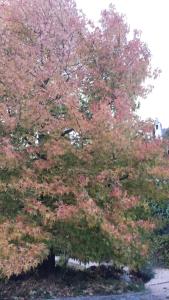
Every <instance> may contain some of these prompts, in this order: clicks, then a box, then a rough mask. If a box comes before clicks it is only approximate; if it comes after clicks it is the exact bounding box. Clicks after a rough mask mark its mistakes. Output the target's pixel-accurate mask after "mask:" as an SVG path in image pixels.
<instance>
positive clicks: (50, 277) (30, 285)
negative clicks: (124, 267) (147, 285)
mask: <svg viewBox="0 0 169 300" xmlns="http://www.w3.org/2000/svg"><path fill="white" fill-rule="evenodd" d="M141 289H143V281H142V279H141V278H138V277H136V276H135V275H131V276H128V275H126V274H124V273H122V272H120V271H117V270H114V269H113V268H112V267H108V268H105V267H103V266H102V267H99V268H96V267H91V268H90V269H89V270H88V271H84V272H82V271H74V270H71V269H69V270H65V269H62V268H57V269H56V271H55V272H53V273H52V274H51V273H50V272H45V271H44V270H40V271H39V270H38V272H36V273H35V272H34V273H30V274H28V275H24V276H20V277H18V278H11V279H10V280H9V281H8V282H4V281H1V282H0V299H3V300H5V299H6V300H9V299H10V300H33V299H41V300H42V299H51V298H54V297H65V296H67V297H68V296H78V295H79V296H86V295H88V296H92V295H112V294H122V293H126V292H130V291H140V290H141Z"/></svg>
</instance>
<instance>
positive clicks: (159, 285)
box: [146, 268, 169, 300]
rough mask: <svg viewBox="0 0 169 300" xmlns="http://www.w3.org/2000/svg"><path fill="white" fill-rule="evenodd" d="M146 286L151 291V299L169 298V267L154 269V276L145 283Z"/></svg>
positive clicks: (163, 299)
mask: <svg viewBox="0 0 169 300" xmlns="http://www.w3.org/2000/svg"><path fill="white" fill-rule="evenodd" d="M146 288H147V289H148V290H150V291H151V293H152V299H153V300H165V299H169V269H162V268H158V269H155V277H154V278H153V279H151V280H150V281H149V282H148V283H147V284H146Z"/></svg>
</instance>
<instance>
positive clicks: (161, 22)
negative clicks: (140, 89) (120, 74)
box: [76, 0, 169, 128]
mask: <svg viewBox="0 0 169 300" xmlns="http://www.w3.org/2000/svg"><path fill="white" fill-rule="evenodd" d="M76 3H77V7H78V8H79V9H82V10H83V12H84V13H85V15H86V16H87V17H88V18H89V19H92V20H93V21H94V22H97V21H98V19H99V16H100V11H101V10H103V9H105V8H108V6H109V4H110V3H112V4H113V5H115V7H116V10H117V11H118V12H120V13H122V14H124V15H126V19H127V23H128V24H129V26H130V29H131V30H133V29H138V30H141V31H142V40H143V41H144V42H146V44H147V45H148V47H149V49H150V51H151V54H152V67H153V68H159V69H161V71H162V73H161V74H160V77H159V78H158V79H156V80H155V81H154V82H153V85H154V89H153V91H152V93H151V94H149V95H148V97H147V99H144V100H141V108H140V111H139V115H140V116H141V117H142V118H143V119H146V118H152V119H155V118H158V119H159V121H160V122H161V123H162V126H163V128H165V127H169V17H168V12H169V0H112V1H111V0H76Z"/></svg>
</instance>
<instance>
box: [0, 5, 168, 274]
mask: <svg viewBox="0 0 169 300" xmlns="http://www.w3.org/2000/svg"><path fill="white" fill-rule="evenodd" d="M128 33H129V28H128V26H127V24H126V23H125V18H124V17H123V16H121V15H119V14H118V13H117V12H116V11H115V9H114V8H113V7H110V8H109V10H107V11H103V12H102V15H101V19H100V24H99V27H95V26H94V25H93V24H92V23H91V22H89V21H88V20H87V19H86V18H85V17H84V16H83V15H82V14H80V13H79V12H78V11H77V9H76V6H75V3H74V1H72V0H29V1H25V0H9V1H3V3H1V4H0V36H1V43H0V60H1V64H0V179H1V182H0V269H1V273H2V275H3V276H7V277H10V276H11V275H12V274H19V273H21V272H23V271H27V270H29V269H30V268H31V267H36V266H37V265H38V264H39V263H41V262H42V261H43V260H44V259H45V258H46V257H48V255H49V254H50V253H51V251H52V253H54V254H56V255H65V256H67V257H73V258H77V259H79V260H81V261H84V262H85V261H89V260H94V261H103V260H112V261H113V262H114V264H116V265H123V264H128V265H131V266H133V267H136V266H138V265H139V264H140V263H141V262H142V261H143V260H144V258H145V257H146V255H147V254H148V242H147V237H148V234H149V233H151V231H152V230H153V228H154V226H155V223H154V221H153V220H152V218H151V217H150V214H149V205H148V201H149V200H150V199H151V198H153V199H157V198H158V195H159V193H160V192H161V188H160V187H159V186H158V185H157V184H156V179H157V178H158V177H160V176H164V177H168V176H169V171H168V167H167V164H168V161H167V160H166V159H165V157H164V151H163V150H164V149H163V143H162V141H160V140H154V139H153V137H152V134H151V132H152V128H153V124H152V123H148V122H147V123H144V122H141V121H139V119H138V117H137V116H136V113H135V111H136V108H137V106H138V100H137V99H138V97H139V96H140V97H145V96H146V94H147V93H148V89H147V88H146V87H145V84H144V81H145V79H146V78H147V77H152V76H155V75H156V72H155V73H154V74H153V72H152V71H151V67H150V60H151V56H150V52H149V50H148V48H147V46H146V45H145V44H144V43H143V42H142V41H141V39H140V34H139V32H137V31H135V32H134V34H133V38H132V39H129V36H128ZM164 167H165V170H166V173H164V172H163V171H164ZM166 194H167V190H166V191H164V195H163V197H166Z"/></svg>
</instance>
